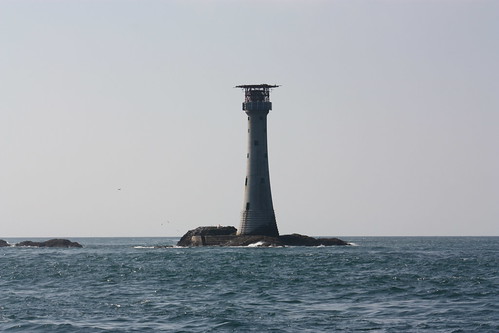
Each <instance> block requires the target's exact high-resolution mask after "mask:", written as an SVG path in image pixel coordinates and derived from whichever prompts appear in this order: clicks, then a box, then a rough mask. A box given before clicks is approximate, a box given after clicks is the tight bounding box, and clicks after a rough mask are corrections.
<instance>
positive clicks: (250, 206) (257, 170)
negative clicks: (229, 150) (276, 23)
mask: <svg viewBox="0 0 499 333" xmlns="http://www.w3.org/2000/svg"><path fill="white" fill-rule="evenodd" d="M238 87H239V88H243V89H244V90H245V101H244V103H243V111H245V112H246V114H247V115H248V150H247V155H246V158H247V162H246V178H245V181H244V201H243V211H242V213H241V225H240V228H239V230H238V234H239V235H266V236H278V235H279V232H278V230H277V223H276V218H275V213H274V207H273V204H272V193H271V190H270V174H269V162H268V149H267V115H268V113H269V111H270V110H271V109H272V103H271V102H270V99H269V97H270V96H269V94H270V89H271V88H276V87H277V86H271V85H267V84H261V85H243V86H238Z"/></svg>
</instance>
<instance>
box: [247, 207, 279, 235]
mask: <svg viewBox="0 0 499 333" xmlns="http://www.w3.org/2000/svg"><path fill="white" fill-rule="evenodd" d="M238 235H265V236H279V231H278V230H277V223H276V220H275V214H274V212H256V211H251V210H244V211H243V212H242V213H241V227H240V230H239V232H238Z"/></svg>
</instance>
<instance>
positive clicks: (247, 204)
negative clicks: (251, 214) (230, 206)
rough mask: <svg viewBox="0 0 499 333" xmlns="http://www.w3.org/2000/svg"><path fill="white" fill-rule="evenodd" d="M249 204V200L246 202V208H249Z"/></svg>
mask: <svg viewBox="0 0 499 333" xmlns="http://www.w3.org/2000/svg"><path fill="white" fill-rule="evenodd" d="M249 207H250V204H249V202H247V203H246V210H249Z"/></svg>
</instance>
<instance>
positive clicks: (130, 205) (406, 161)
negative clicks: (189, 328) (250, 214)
mask: <svg viewBox="0 0 499 333" xmlns="http://www.w3.org/2000/svg"><path fill="white" fill-rule="evenodd" d="M254 83H269V84H280V85H282V86H281V87H279V88H277V89H275V90H273V92H272V95H271V100H272V102H273V110H272V111H271V113H270V115H269V119H268V120H269V161H270V170H271V182H272V192H273V199H274V208H275V211H276V216H277V223H278V227H279V230H280V232H281V233H291V232H298V233H305V234H309V235H330V236H344V235H366V236H380V235H388V236H389V235H402V236H405V235H496V236H497V235H499V1H481V0H466V1H464V0H463V1H461V0H447V1H445V0H434V1H424V0H421V1H417V0H412V1H404V0H391V1H390V0H385V1H376V0H369V1H367V0H366V1H360V0H359V1H356V0H343V1H342V0H338V1H335V0H330V1H325V0H324V1H313V0H306V1H305V0H302V1H292V0H289V1H285V0H280V1H278V0H274V1H272V0H269V1H235V0H233V1H229V0H227V1H217V0H210V1H208V0H206V1H201V0H199V1H194V0H191V1H186V0H178V1H173V0H172V1H147V0H144V1H138V0H135V1H131V0H130V1H127V0H119V1H118V0H116V1H112V0H100V1H96V0H95V1H92V0H73V1H63V0H58V1H48V0H47V1H42V0H32V1H24V0H0V227H1V228H0V238H2V237H36V236H41V237H56V236H57V237H76V236H180V235H181V234H183V233H184V232H185V231H187V230H188V229H192V228H194V227H197V226H200V225H217V224H221V225H235V226H236V227H238V225H239V218H240V211H241V209H242V208H243V202H242V201H243V185H244V176H245V167H246V164H245V163H246V135H247V133H246V125H247V123H246V116H245V114H244V112H243V111H242V110H241V103H242V101H243V92H242V91H241V90H240V89H234V88H233V87H234V86H235V85H238V84H254ZM118 189H121V190H118Z"/></svg>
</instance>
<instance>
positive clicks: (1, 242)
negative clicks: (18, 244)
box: [0, 239, 10, 247]
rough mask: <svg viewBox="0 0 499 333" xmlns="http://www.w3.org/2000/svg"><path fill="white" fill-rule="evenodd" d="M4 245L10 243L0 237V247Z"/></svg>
mask: <svg viewBox="0 0 499 333" xmlns="http://www.w3.org/2000/svg"><path fill="white" fill-rule="evenodd" d="M5 246H10V244H9V243H7V242H6V241H4V240H3V239H0V247H5Z"/></svg>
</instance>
